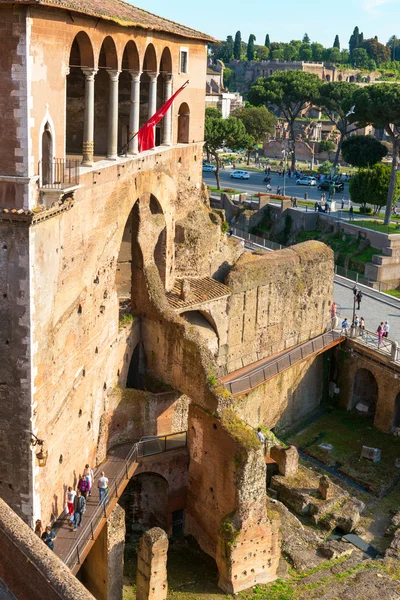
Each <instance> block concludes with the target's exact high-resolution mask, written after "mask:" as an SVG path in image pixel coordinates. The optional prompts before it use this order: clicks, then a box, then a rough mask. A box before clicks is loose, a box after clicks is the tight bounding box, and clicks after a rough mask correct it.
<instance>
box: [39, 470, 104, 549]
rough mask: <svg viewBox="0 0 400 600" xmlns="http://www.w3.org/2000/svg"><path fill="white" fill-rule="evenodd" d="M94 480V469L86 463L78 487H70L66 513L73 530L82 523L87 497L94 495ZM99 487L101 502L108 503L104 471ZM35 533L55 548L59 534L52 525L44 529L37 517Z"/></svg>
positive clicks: (98, 483)
mask: <svg viewBox="0 0 400 600" xmlns="http://www.w3.org/2000/svg"><path fill="white" fill-rule="evenodd" d="M93 480H94V473H93V469H92V468H91V467H90V465H88V464H86V465H85V468H84V470H83V474H82V475H79V478H78V485H77V489H76V490H74V489H73V488H72V487H71V486H69V487H68V490H67V498H66V501H67V502H66V507H65V513H66V515H67V516H68V517H69V523H70V525H71V526H72V527H73V531H77V529H78V527H80V526H81V524H82V519H83V515H84V514H85V512H86V502H87V498H88V497H89V496H91V495H92V487H93ZM97 488H98V490H99V497H100V504H106V503H107V502H108V478H107V477H106V476H105V473H104V471H102V472H101V474H100V477H99V478H98V480H97ZM35 533H36V535H37V536H38V537H40V539H41V540H43V542H44V543H45V544H46V546H47V547H48V548H50V550H54V540H55V539H56V538H57V536H56V534H55V532H54V531H53V529H52V527H51V525H47V527H46V528H45V529H44V528H43V525H42V521H41V520H40V519H37V521H36V523H35Z"/></svg>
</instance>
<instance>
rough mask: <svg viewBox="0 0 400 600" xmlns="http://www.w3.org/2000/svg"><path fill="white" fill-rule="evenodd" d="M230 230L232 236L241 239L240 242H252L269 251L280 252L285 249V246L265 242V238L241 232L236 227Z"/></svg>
mask: <svg viewBox="0 0 400 600" xmlns="http://www.w3.org/2000/svg"><path fill="white" fill-rule="evenodd" d="M231 230H232V234H233V235H234V236H236V237H238V238H241V239H242V240H245V241H249V242H252V243H253V244H256V245H257V246H262V247H263V248H268V249H269V250H282V248H285V246H282V245H281V244H277V243H276V242H271V241H270V240H266V239H265V238H263V237H260V236H258V235H254V234H253V233H248V232H247V231H243V230H242V229H238V228H237V227H231Z"/></svg>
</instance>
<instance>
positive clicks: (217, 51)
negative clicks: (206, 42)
mask: <svg viewBox="0 0 400 600" xmlns="http://www.w3.org/2000/svg"><path fill="white" fill-rule="evenodd" d="M210 52H211V54H212V57H213V59H214V60H215V61H216V60H222V62H224V63H227V62H229V61H230V60H231V59H232V56H233V39H232V36H231V35H228V37H227V39H226V42H216V43H215V44H210Z"/></svg>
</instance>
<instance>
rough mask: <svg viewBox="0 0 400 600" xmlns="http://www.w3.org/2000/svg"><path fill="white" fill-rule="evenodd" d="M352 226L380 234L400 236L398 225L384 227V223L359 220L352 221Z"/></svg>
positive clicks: (391, 223)
mask: <svg viewBox="0 0 400 600" xmlns="http://www.w3.org/2000/svg"><path fill="white" fill-rule="evenodd" d="M351 223H352V225H357V226H358V227H363V228H364V229H372V230H373V231H378V232H380V233H388V234H394V233H395V234H398V235H400V227H399V224H398V223H393V222H390V223H389V225H384V224H383V223H382V221H377V220H371V221H364V219H357V221H351Z"/></svg>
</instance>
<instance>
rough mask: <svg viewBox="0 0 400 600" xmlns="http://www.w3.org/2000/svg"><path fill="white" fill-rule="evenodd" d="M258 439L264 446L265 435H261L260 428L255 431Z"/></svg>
mask: <svg viewBox="0 0 400 600" xmlns="http://www.w3.org/2000/svg"><path fill="white" fill-rule="evenodd" d="M256 435H257V437H258V439H259V440H260V442H261V444H264V442H265V435H264V434H263V432H262V431H261V427H259V428H258V429H257V433H256Z"/></svg>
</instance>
